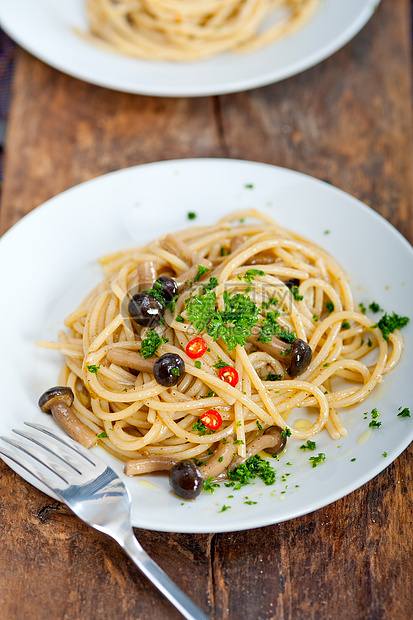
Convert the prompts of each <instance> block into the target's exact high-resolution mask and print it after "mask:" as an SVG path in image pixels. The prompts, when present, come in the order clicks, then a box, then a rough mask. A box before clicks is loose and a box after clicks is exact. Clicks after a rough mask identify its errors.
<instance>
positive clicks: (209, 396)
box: [199, 390, 215, 398]
mask: <svg viewBox="0 0 413 620" xmlns="http://www.w3.org/2000/svg"><path fill="white" fill-rule="evenodd" d="M213 396H215V392H213V391H212V390H209V392H208V394H205V396H200V397H199V398H212V397H213Z"/></svg>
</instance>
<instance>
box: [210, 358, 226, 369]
mask: <svg viewBox="0 0 413 620" xmlns="http://www.w3.org/2000/svg"><path fill="white" fill-rule="evenodd" d="M213 366H214V368H226V366H228V364H226V363H225V362H224V360H222V359H221V358H220V357H219V355H218V361H217V363H216V364H213Z"/></svg>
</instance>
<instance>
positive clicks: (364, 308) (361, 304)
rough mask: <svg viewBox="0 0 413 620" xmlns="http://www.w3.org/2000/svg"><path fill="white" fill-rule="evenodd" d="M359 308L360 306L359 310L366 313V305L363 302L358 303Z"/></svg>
mask: <svg viewBox="0 0 413 620" xmlns="http://www.w3.org/2000/svg"><path fill="white" fill-rule="evenodd" d="M359 308H360V312H361V313H362V314H366V311H367V309H366V306H365V305H364V304H363V303H360V304H359Z"/></svg>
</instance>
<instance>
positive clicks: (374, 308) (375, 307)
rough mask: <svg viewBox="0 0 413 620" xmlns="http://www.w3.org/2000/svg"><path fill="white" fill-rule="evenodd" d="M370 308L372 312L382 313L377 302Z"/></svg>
mask: <svg viewBox="0 0 413 620" xmlns="http://www.w3.org/2000/svg"><path fill="white" fill-rule="evenodd" d="M369 308H370V310H371V311H372V312H380V310H381V308H380V306H379V304H378V303H377V302H376V301H372V302H371V304H369Z"/></svg>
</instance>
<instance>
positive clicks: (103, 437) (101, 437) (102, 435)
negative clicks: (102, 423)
mask: <svg viewBox="0 0 413 620" xmlns="http://www.w3.org/2000/svg"><path fill="white" fill-rule="evenodd" d="M96 437H99V439H107V438H108V436H107V435H106V433H105V431H103V432H102V433H100V435H98V434H97V433H96Z"/></svg>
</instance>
